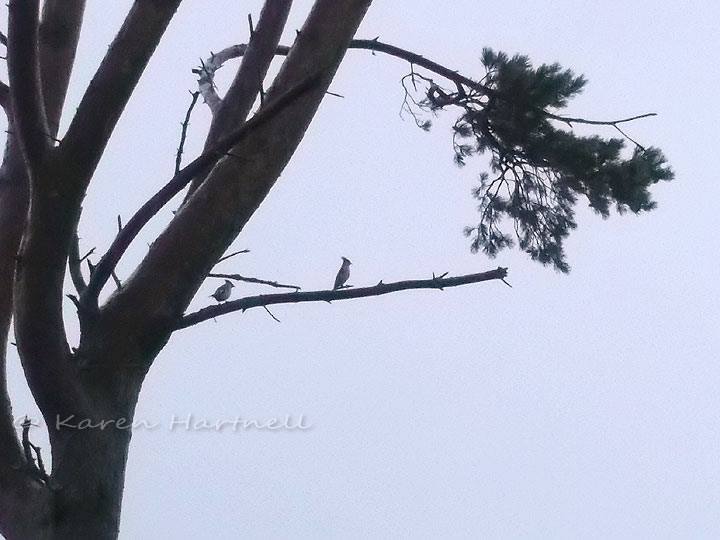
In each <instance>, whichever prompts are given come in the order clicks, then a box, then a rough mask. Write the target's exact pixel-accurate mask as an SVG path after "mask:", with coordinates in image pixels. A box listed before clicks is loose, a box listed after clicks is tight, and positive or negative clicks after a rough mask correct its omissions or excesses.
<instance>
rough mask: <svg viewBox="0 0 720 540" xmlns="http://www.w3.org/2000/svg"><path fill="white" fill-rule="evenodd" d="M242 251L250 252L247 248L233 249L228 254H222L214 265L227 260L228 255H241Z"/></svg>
mask: <svg viewBox="0 0 720 540" xmlns="http://www.w3.org/2000/svg"><path fill="white" fill-rule="evenodd" d="M243 253H250V250H249V249H241V250H240V251H233V252H232V253H230V254H228V255H224V256H222V257H220V258H219V259H218V260H217V262H216V263H215V266H217V265H218V264H220V263H221V262H223V261H227V260H228V259H229V258H230V257H234V256H235V255H241V254H243Z"/></svg>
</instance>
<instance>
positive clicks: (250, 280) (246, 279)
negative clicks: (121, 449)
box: [208, 274, 301, 291]
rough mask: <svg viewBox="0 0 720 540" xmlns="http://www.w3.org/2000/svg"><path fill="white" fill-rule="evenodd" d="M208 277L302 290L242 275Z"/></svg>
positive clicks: (294, 286) (209, 275) (213, 275)
mask: <svg viewBox="0 0 720 540" xmlns="http://www.w3.org/2000/svg"><path fill="white" fill-rule="evenodd" d="M208 277H210V278H224V279H232V280H235V281H244V282H245V283H257V284H259V285H269V286H270V287H277V288H278V289H295V290H296V291H299V290H300V289H301V287H298V286H297V285H284V284H282V283H278V282H277V281H267V280H264V279H258V278H253V277H246V276H241V275H240V274H208Z"/></svg>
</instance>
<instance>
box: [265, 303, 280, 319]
mask: <svg viewBox="0 0 720 540" xmlns="http://www.w3.org/2000/svg"><path fill="white" fill-rule="evenodd" d="M263 309H264V310H265V311H267V314H268V315H270V317H272V318H273V320H274V321H276V322H282V321H281V320H280V319H278V318H277V317H276V316H275V315H273V313H272V311H270V308H269V307H267V306H263Z"/></svg>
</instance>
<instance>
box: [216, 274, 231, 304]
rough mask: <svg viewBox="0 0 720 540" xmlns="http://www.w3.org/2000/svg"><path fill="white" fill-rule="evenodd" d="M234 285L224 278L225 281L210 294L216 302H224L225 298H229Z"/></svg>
mask: <svg viewBox="0 0 720 540" xmlns="http://www.w3.org/2000/svg"><path fill="white" fill-rule="evenodd" d="M234 286H235V285H234V284H233V282H232V281H229V280H227V279H226V280H225V283H223V284H222V285H220V286H219V287H218V288H217V289H216V290H215V292H214V293H212V294H211V295H210V296H212V297H213V298H214V299H215V300H217V301H218V302H224V301H225V300H227V299H228V298H230V293H231V292H232V288H233V287H234Z"/></svg>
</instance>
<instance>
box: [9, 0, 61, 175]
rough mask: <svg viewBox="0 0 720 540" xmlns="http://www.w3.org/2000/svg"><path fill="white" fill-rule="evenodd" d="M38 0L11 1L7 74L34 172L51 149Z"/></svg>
mask: <svg viewBox="0 0 720 540" xmlns="http://www.w3.org/2000/svg"><path fill="white" fill-rule="evenodd" d="M39 9H40V7H39V0H10V4H9V7H8V10H9V17H8V29H9V31H8V42H9V45H8V75H9V77H10V97H11V100H12V108H13V111H14V112H13V117H14V121H15V131H16V133H17V137H18V141H19V142H20V147H21V148H22V151H23V154H24V155H25V159H26V161H27V164H28V167H29V168H30V170H31V171H36V170H37V169H38V168H39V167H40V164H41V163H42V162H43V160H44V159H45V156H46V154H47V153H48V151H49V149H50V146H51V145H50V139H49V137H48V136H49V131H48V126H47V119H46V117H45V105H44V101H43V96H42V86H41V80H40V63H39V59H38V17H39Z"/></svg>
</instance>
